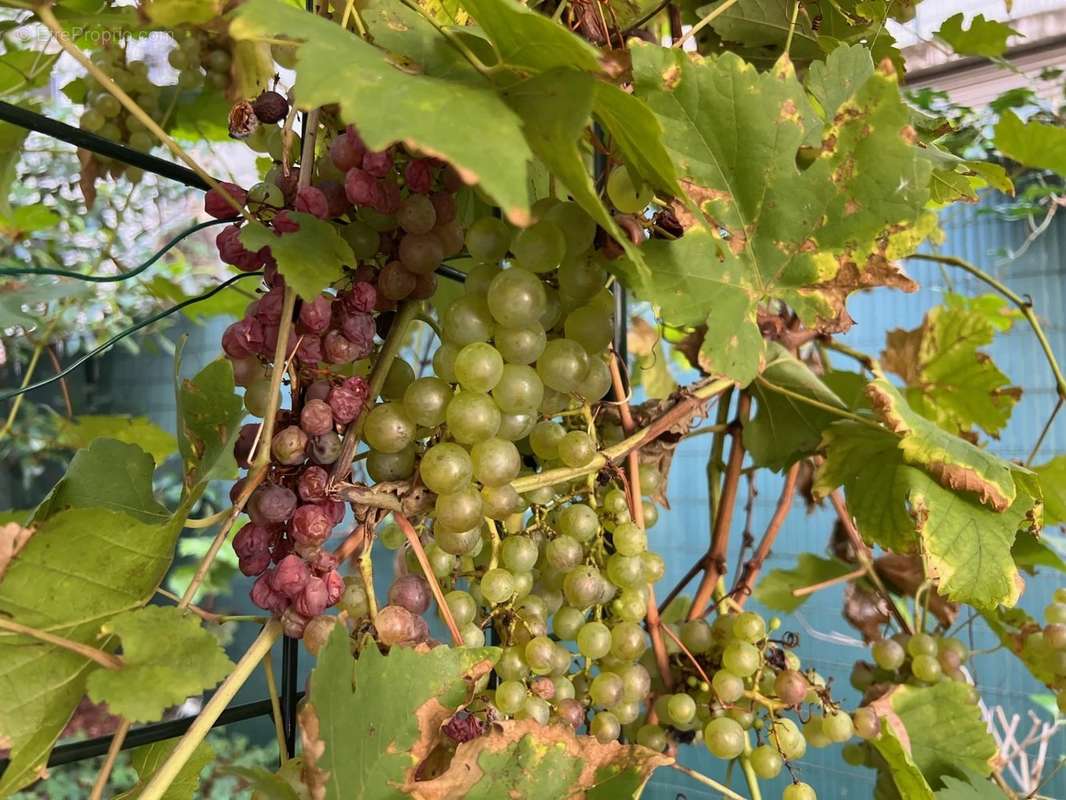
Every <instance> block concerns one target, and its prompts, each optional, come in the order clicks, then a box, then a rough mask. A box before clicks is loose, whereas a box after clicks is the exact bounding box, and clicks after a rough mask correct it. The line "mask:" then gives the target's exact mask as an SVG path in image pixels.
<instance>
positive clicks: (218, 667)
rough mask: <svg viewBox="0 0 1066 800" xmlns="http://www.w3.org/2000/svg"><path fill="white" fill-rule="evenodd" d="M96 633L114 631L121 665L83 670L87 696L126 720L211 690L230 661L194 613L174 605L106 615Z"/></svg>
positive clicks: (143, 718)
mask: <svg viewBox="0 0 1066 800" xmlns="http://www.w3.org/2000/svg"><path fill="white" fill-rule="evenodd" d="M101 636H106V637H108V638H110V637H112V636H118V637H119V639H120V640H121V642H122V656H121V658H122V667H121V668H120V669H113V670H112V669H98V670H96V671H95V672H93V673H92V674H91V675H89V681H88V684H87V688H88V692H89V698H90V699H91V700H92V701H93V702H94V703H107V707H108V708H109V709H110V711H111V713H113V714H118V715H119V716H122V717H124V718H126V719H128V720H130V721H131V722H154V721H156V720H158V719H162V717H163V712H164V711H165V710H166V709H167V708H169V707H170V706H176V705H179V704H180V703H183V702H184V701H185V700H186V698H189V697H194V696H197V695H200V694H202V693H203V692H204V691H205V690H207V689H213V688H214V687H215V686H217V685H218V683H219V681H221V680H222V679H223V678H225V677H226V675H228V674H229V672H230V670H231V669H232V668H233V663H232V662H231V661H230V660H229V659H228V658H226V654H225V652H224V651H223V650H222V647H221V646H220V645H219V642H218V639H217V638H216V637H214V636H212V635H211V634H210V633H209V632H208V631H206V630H205V629H204V627H203V624H202V622H201V620H200V618H199V617H197V616H195V615H193V614H191V613H190V612H188V611H185V610H184V609H180V608H177V607H175V606H166V607H164V606H145V607H144V608H138V609H136V610H134V611H126V612H124V613H122V614H119V615H118V616H115V617H112V618H111V619H110V620H109V621H108V622H106V623H104V625H103V626H102V627H101Z"/></svg>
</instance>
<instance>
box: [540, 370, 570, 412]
mask: <svg viewBox="0 0 1066 800" xmlns="http://www.w3.org/2000/svg"><path fill="white" fill-rule="evenodd" d="M538 377H539V376H538ZM571 404H572V401H571V398H570V395H568V394H563V393H562V392H557V391H555V389H552V388H549V387H547V386H546V387H544V399H543V400H541V401H540V409H539V411H540V414H541V416H542V417H554V416H556V415H557V414H562V413H563V412H564V411H566V410H567V409H569V408H570V406H571Z"/></svg>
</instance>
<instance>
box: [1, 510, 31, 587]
mask: <svg viewBox="0 0 1066 800" xmlns="http://www.w3.org/2000/svg"><path fill="white" fill-rule="evenodd" d="M33 532H34V528H23V527H22V526H21V525H19V524H18V523H17V522H9V523H7V524H6V525H0V580H3V579H4V573H5V572H6V571H7V567H8V565H9V564H10V563H11V562H12V561H13V560H14V558H15V556H17V555H18V554H19V550H21V549H22V548H23V547H25V546H26V542H28V541H29V540H30V537H31V536H33Z"/></svg>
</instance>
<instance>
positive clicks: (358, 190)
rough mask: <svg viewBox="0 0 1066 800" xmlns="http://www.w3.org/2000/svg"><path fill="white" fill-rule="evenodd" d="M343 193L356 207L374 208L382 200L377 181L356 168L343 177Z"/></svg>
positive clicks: (364, 171)
mask: <svg viewBox="0 0 1066 800" xmlns="http://www.w3.org/2000/svg"><path fill="white" fill-rule="evenodd" d="M344 193H345V195H347V197H348V199H349V200H351V201H352V203H353V204H355V205H357V206H375V205H378V204H379V203H381V202H382V200H383V199H384V198H383V197H382V194H383V193H382V190H381V187H380V186H379V185H378V182H377V179H376V178H375V177H374V176H373V175H371V174H370V173H369V172H367V171H366V170H363V169H359V168H356V167H353V168H352V169H350V170H348V172H347V173H345V175H344Z"/></svg>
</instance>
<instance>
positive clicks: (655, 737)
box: [637, 695, 686, 753]
mask: <svg viewBox="0 0 1066 800" xmlns="http://www.w3.org/2000/svg"><path fill="white" fill-rule="evenodd" d="M675 696H676V695H675ZM681 696H682V697H685V696H686V695H681ZM637 744H639V745H642V746H644V747H647V748H648V749H649V750H654V751H655V752H656V753H661V752H662V751H663V750H665V749H666V732H665V731H664V730H663V729H662V728H660V727H659V726H658V725H641V726H640V727H639V728H638V729H637Z"/></svg>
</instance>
